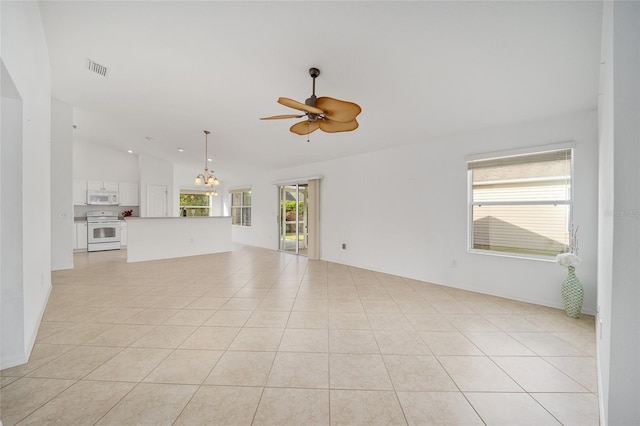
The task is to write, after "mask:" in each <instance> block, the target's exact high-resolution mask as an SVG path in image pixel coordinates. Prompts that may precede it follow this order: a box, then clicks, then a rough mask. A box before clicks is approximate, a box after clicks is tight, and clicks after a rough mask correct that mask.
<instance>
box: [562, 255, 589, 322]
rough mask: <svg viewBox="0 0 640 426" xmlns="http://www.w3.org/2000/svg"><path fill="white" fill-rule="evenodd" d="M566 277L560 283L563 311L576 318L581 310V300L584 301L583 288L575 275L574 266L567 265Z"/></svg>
mask: <svg viewBox="0 0 640 426" xmlns="http://www.w3.org/2000/svg"><path fill="white" fill-rule="evenodd" d="M568 269H569V273H568V274H567V278H565V279H564V282H563V283H562V301H563V302H564V311H565V312H566V313H567V315H568V316H570V317H571V318H578V317H579V316H580V312H582V302H583V301H584V289H583V288H582V284H581V283H580V280H578V277H576V268H575V267H573V266H569V267H568Z"/></svg>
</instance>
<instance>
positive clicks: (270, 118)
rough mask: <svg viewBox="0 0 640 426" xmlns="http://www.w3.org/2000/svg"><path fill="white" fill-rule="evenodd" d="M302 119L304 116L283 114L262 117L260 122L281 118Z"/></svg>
mask: <svg viewBox="0 0 640 426" xmlns="http://www.w3.org/2000/svg"><path fill="white" fill-rule="evenodd" d="M301 117H304V114H302V115H298V114H284V115H274V116H271V117H262V118H261V119H260V120H280V119H282V118H301Z"/></svg>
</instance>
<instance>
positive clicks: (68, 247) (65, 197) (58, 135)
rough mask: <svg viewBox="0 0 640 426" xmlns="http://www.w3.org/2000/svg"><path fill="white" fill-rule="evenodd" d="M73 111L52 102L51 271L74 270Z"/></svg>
mask: <svg viewBox="0 0 640 426" xmlns="http://www.w3.org/2000/svg"><path fill="white" fill-rule="evenodd" d="M72 126H73V108H72V107H71V105H68V104H66V103H64V102H62V101H59V100H57V99H52V100H51V269H52V270H54V271H55V270H59V269H71V268H73V226H74V225H73V190H72V182H73V178H72V168H73V164H72V162H73V161H72V159H73V127H72Z"/></svg>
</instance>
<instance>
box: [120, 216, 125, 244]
mask: <svg viewBox="0 0 640 426" xmlns="http://www.w3.org/2000/svg"><path fill="white" fill-rule="evenodd" d="M126 246H127V222H125V221H124V220H121V221H120V247H126Z"/></svg>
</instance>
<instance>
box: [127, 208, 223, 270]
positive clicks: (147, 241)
mask: <svg viewBox="0 0 640 426" xmlns="http://www.w3.org/2000/svg"><path fill="white" fill-rule="evenodd" d="M126 221H127V239H128V241H127V262H141V261H145V260H156V259H171V258H175V257H185V256H197V255H201V254H211V253H222V252H228V251H231V247H232V244H231V217H230V216H217V217H134V218H127V219H126Z"/></svg>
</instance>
